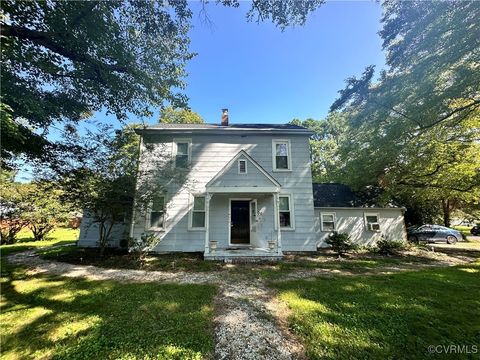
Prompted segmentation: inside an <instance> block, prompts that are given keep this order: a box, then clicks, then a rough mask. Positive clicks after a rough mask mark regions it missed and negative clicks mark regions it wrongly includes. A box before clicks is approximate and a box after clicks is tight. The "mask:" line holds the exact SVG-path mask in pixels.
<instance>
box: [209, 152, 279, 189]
mask: <svg viewBox="0 0 480 360" xmlns="http://www.w3.org/2000/svg"><path fill="white" fill-rule="evenodd" d="M240 157H245V158H246V159H247V160H248V161H249V162H250V163H251V164H252V165H253V166H255V168H257V169H258V170H259V171H260V172H261V173H262V174H263V175H264V176H265V178H267V179H268V180H269V181H270V182H271V183H272V185H274V186H275V187H281V185H280V183H279V182H278V181H277V180H276V179H275V178H274V177H273V176H272V175H270V174H269V173H268V172H267V171H266V170H265V169H264V168H263V167H262V166H261V165H260V164H259V163H258V162H256V161H255V160H254V159H253V158H252V157H251V156H250V155H248V154H247V152H246V151H245V150H240V151H239V152H238V153H237V155H235V156H234V157H233V158H232V159H231V160H230V161H229V162H228V163H227V164H226V165H225V166H224V167H223V168H222V169H221V170H220V171H219V172H218V173H217V174H216V175H215V176H214V177H213V178H212V179H211V180H210V181H209V182H208V183H207V184H206V185H205V186H206V187H210V186H212V185H213V184H214V183H215V182H216V181H217V180H218V179H220V178H221V177H222V176H223V175H224V174H225V173H226V172H227V171H228V170H229V169H230V168H231V167H232V166H236V164H235V162H236V161H237V160H238V159H239V158H240Z"/></svg>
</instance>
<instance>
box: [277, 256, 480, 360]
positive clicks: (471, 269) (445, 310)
mask: <svg viewBox="0 0 480 360" xmlns="http://www.w3.org/2000/svg"><path fill="white" fill-rule="evenodd" d="M479 272H480V263H479V262H476V263H475V264H467V265H463V266H457V267H453V268H444V269H439V268H436V269H429V270H422V271H415V272H405V273H399V274H394V275H392V274H389V275H379V274H377V275H372V276H343V277H340V276H337V277H323V278H317V279H316V280H313V281H312V280H309V281H305V280H302V281H290V282H280V283H277V284H276V285H275V287H276V288H277V290H278V292H279V296H280V299H281V300H283V301H286V302H287V304H288V305H289V308H290V309H291V311H292V314H291V316H290V317H289V326H290V328H291V329H292V330H293V332H294V333H296V334H297V335H298V336H300V338H301V339H302V340H303V342H304V344H305V349H306V355H307V357H308V358H310V359H332V360H333V359H372V360H374V359H379V360H380V359H382V360H383V359H404V358H406V357H409V358H414V359H431V358H432V354H429V351H428V346H430V345H435V344H465V345H467V346H471V345H476V344H478V322H477V321H474V320H473V319H478V318H480V307H479V306H478V292H479V291H480V276H478V274H479ZM452 304H455V311H452ZM406 354H408V355H406ZM464 355H465V356H463V358H465V359H469V358H474V357H475V354H470V355H474V356H470V355H468V354H464ZM459 357H462V355H460V354H454V355H453V356H452V357H451V358H452V359H453V358H459Z"/></svg>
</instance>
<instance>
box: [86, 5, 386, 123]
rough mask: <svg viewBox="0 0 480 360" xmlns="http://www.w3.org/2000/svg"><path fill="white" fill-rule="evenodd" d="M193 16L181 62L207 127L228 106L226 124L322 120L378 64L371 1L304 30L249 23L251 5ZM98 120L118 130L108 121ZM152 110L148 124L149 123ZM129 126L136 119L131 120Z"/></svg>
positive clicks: (325, 10)
mask: <svg viewBox="0 0 480 360" xmlns="http://www.w3.org/2000/svg"><path fill="white" fill-rule="evenodd" d="M190 6H191V8H192V10H193V11H194V16H193V28H192V30H191V31H190V37H191V44H190V49H191V51H192V52H195V53H197V54H198V55H197V56H196V57H194V58H193V59H192V60H191V61H190V62H189V63H188V64H187V72H188V77H187V78H186V83H187V84H188V85H187V88H186V90H185V93H186V95H187V96H188V97H189V99H190V100H189V106H190V107H191V108H192V110H194V111H196V112H198V113H199V114H200V115H201V116H202V117H203V118H204V120H205V121H206V122H208V123H216V122H219V121H220V114H221V109H222V108H228V109H229V112H230V122H232V123H286V122H288V121H290V120H292V119H293V118H299V119H306V118H314V119H321V118H323V117H325V116H326V115H327V113H328V108H329V107H330V105H331V104H332V103H333V101H334V100H335V99H336V97H337V92H338V90H340V89H342V88H343V87H344V81H345V79H346V78H347V77H350V76H358V75H360V74H361V73H362V71H363V70H364V68H365V67H366V66H368V65H370V64H375V65H376V66H377V69H379V68H381V67H383V66H384V54H383V52H382V49H381V39H380V36H379V35H378V34H377V33H378V31H379V30H380V16H381V7H380V5H379V4H378V3H376V2H374V1H329V2H327V3H326V4H324V5H323V6H321V7H320V8H319V9H317V10H316V11H315V12H314V13H313V14H311V15H310V17H309V18H308V20H307V23H306V24H305V25H304V26H297V27H294V28H287V29H285V31H283V32H282V31H281V30H280V29H279V28H277V27H275V25H273V24H272V23H271V22H269V21H265V22H262V23H256V22H247V21H246V18H245V15H246V13H247V11H248V9H249V3H248V2H243V3H241V6H240V8H228V7H224V6H220V5H216V4H215V2H211V3H209V4H208V5H207V6H206V13H207V15H208V18H209V20H210V21H211V24H206V23H205V21H204V18H203V17H202V16H200V14H199V12H200V10H201V4H200V2H190ZM95 117H96V118H97V119H101V120H103V121H108V122H112V123H114V124H116V125H117V126H120V125H119V124H118V122H117V121H116V120H115V117H114V116H108V117H107V116H105V115H104V114H100V113H97V114H96V116H95ZM157 120H158V113H155V115H154V116H152V118H150V119H146V122H148V123H151V124H154V123H156V122H157ZM130 121H131V122H141V121H140V120H139V119H137V118H136V117H134V116H132V117H131V118H130Z"/></svg>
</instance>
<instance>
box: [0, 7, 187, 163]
mask: <svg viewBox="0 0 480 360" xmlns="http://www.w3.org/2000/svg"><path fill="white" fill-rule="evenodd" d="M2 13H3V17H2V22H1V31H2V102H4V103H5V104H6V105H8V106H9V107H10V108H11V109H12V114H11V115H12V117H11V118H12V119H13V121H10V122H8V123H7V124H5V125H6V126H8V129H10V131H9V132H8V133H5V134H4V132H3V130H4V126H3V125H4V124H3V122H2V143H4V144H5V145H9V144H10V145H12V144H14V139H18V141H19V142H17V146H16V147H15V146H12V147H4V148H2V155H7V156H11V155H14V154H17V153H19V152H28V155H32V156H34V155H36V153H34V152H33V151H32V150H33V147H31V146H28V145H29V143H30V141H31V140H36V139H37V137H36V136H35V133H34V130H35V129H44V128H46V127H48V126H49V125H50V124H52V123H53V122H55V121H60V122H64V121H65V120H64V119H68V121H70V122H74V123H75V122H77V121H79V120H81V119H83V118H84V117H85V116H87V115H88V114H91V113H92V112H93V111H99V110H102V109H107V111H109V112H110V113H114V114H115V115H116V116H117V117H118V118H120V119H126V116H127V114H128V113H129V112H131V113H134V114H136V115H140V116H141V115H147V114H150V113H151V107H152V106H153V107H158V106H160V105H162V103H163V102H164V101H165V100H168V101H170V102H172V103H174V104H176V105H184V104H185V103H186V99H185V96H184V95H181V94H178V93H175V92H174V90H172V89H175V88H178V89H182V88H183V87H184V85H185V84H184V82H183V78H184V76H185V71H184V64H185V62H186V61H187V60H189V59H190V58H191V57H192V54H191V53H189V51H188V44H189V39H188V37H187V32H188V29H189V24H188V20H189V18H190V16H191V12H190V10H189V9H188V7H187V2H186V1H183V0H174V1H169V2H168V5H166V3H162V2H137V1H108V2H102V1H92V2H86V1H58V2H45V1H29V2H17V1H9V0H7V1H3V2H2ZM6 19H8V21H6ZM167 69H168V70H167ZM19 119H22V121H23V122H20V120H19ZM4 135H5V138H4ZM13 136H15V137H14V139H13V138H12V137H13ZM38 140H39V142H40V144H42V141H43V142H44V144H43V145H45V146H43V147H42V149H41V150H42V153H43V152H46V151H48V150H52V149H50V148H49V147H48V146H46V145H47V144H48V143H46V141H45V140H44V138H43V137H41V138H39V139H38ZM4 141H5V142H4ZM21 144H25V145H27V146H21Z"/></svg>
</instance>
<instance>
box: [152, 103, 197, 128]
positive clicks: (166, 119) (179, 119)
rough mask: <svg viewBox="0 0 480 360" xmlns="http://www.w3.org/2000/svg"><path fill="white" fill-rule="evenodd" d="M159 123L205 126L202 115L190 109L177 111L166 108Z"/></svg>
mask: <svg viewBox="0 0 480 360" xmlns="http://www.w3.org/2000/svg"><path fill="white" fill-rule="evenodd" d="M158 122H159V123H162V124H204V123H205V121H204V120H203V118H202V117H201V116H200V114H198V113H196V112H195V111H192V110H190V109H182V108H181V109H175V108H173V107H171V106H168V107H166V108H164V109H163V110H162V111H161V113H160V117H159V118H158Z"/></svg>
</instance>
